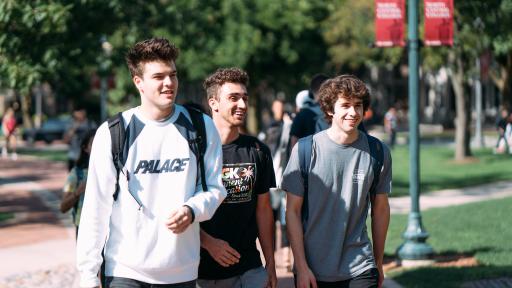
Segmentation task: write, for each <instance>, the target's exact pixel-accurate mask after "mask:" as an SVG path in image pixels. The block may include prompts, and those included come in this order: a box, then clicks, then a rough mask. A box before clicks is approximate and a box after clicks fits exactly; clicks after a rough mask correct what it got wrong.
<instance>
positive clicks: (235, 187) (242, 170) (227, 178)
mask: <svg viewBox="0 0 512 288" xmlns="http://www.w3.org/2000/svg"><path fill="white" fill-rule="evenodd" d="M254 172H255V164H254V163H238V164H224V166H223V167H222V183H223V184H224V187H225V188H226V190H227V191H228V196H226V199H224V202H223V203H243V202H249V201H251V197H252V191H253V188H254V178H255V173H254Z"/></svg>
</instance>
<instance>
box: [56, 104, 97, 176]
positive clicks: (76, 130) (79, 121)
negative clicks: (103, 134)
mask: <svg viewBox="0 0 512 288" xmlns="http://www.w3.org/2000/svg"><path fill="white" fill-rule="evenodd" d="M96 128H97V126H96V123H94V122H93V121H91V120H89V118H87V111H86V110H85V109H84V108H76V109H75V110H74V111H73V122H72V123H71V126H70V127H69V129H68V130H67V131H66V133H65V134H64V142H66V143H68V145H69V149H68V171H71V169H72V168H73V167H74V166H75V164H76V161H77V160H78V157H79V155H80V143H81V142H82V138H83V137H84V135H85V134H86V133H87V132H88V131H91V130H96Z"/></svg>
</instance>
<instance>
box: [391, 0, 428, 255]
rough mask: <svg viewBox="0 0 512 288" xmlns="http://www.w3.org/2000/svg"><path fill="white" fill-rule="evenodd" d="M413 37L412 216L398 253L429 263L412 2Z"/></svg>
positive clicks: (414, 0)
mask: <svg viewBox="0 0 512 288" xmlns="http://www.w3.org/2000/svg"><path fill="white" fill-rule="evenodd" d="M408 3H409V5H408V26H409V31H408V36H409V192H410V194H411V212H410V213H409V221H408V224H407V228H406V230H405V232H404V233H403V234H402V236H403V238H404V239H405V242H404V243H403V244H402V245H400V247H398V249H397V254H398V257H399V258H400V259H401V260H402V264H403V265H404V261H405V262H408V261H414V262H417V261H416V260H428V259H429V258H431V256H432V254H433V253H434V250H433V249H432V247H431V246H430V245H429V244H428V243H426V240H427V238H428V236H429V235H428V233H427V231H426V230H425V228H423V224H422V222H421V212H420V205H419V197H420V195H419V178H420V173H419V161H420V159H419V158H420V157H419V120H418V118H419V117H418V114H419V105H418V94H419V93H418V92H419V89H418V83H419V56H418V48H419V41H418V0H409V1H408Z"/></svg>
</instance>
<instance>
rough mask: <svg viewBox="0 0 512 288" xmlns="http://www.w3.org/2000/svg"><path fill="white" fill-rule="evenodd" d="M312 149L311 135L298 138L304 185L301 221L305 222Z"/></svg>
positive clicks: (307, 214)
mask: <svg viewBox="0 0 512 288" xmlns="http://www.w3.org/2000/svg"><path fill="white" fill-rule="evenodd" d="M312 149H313V135H309V136H306V137H304V138H300V139H299V166H300V175H301V176H302V183H303V186H304V197H303V202H302V223H304V222H306V221H307V220H308V217H309V210H308V192H309V183H308V182H309V180H308V176H309V169H310V166H311V155H312V152H313V151H312Z"/></svg>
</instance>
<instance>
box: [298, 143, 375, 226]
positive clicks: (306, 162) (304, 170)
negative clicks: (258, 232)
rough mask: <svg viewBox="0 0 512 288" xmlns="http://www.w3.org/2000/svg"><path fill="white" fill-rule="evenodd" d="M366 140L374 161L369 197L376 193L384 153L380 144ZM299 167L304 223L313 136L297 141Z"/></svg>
mask: <svg viewBox="0 0 512 288" xmlns="http://www.w3.org/2000/svg"><path fill="white" fill-rule="evenodd" d="M366 138H367V139H368V146H369V148H370V156H371V157H372V158H373V159H374V161H373V167H372V168H373V174H374V177H373V182H372V185H371V186H370V195H374V194H375V193H376V191H375V189H376V186H377V183H379V177H380V171H381V170H382V166H383V165H384V163H383V162H384V151H383V148H382V142H381V141H380V140H379V139H377V138H375V137H373V136H371V135H368V134H366ZM298 148H299V166H300V175H301V177H302V181H303V184H304V185H303V186H304V197H303V202H302V222H303V223H304V222H306V221H307V219H308V217H309V212H308V192H309V191H308V190H309V183H308V181H309V180H308V175H309V170H310V165H311V155H312V152H313V135H309V136H306V137H303V138H300V139H299V147H298Z"/></svg>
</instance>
